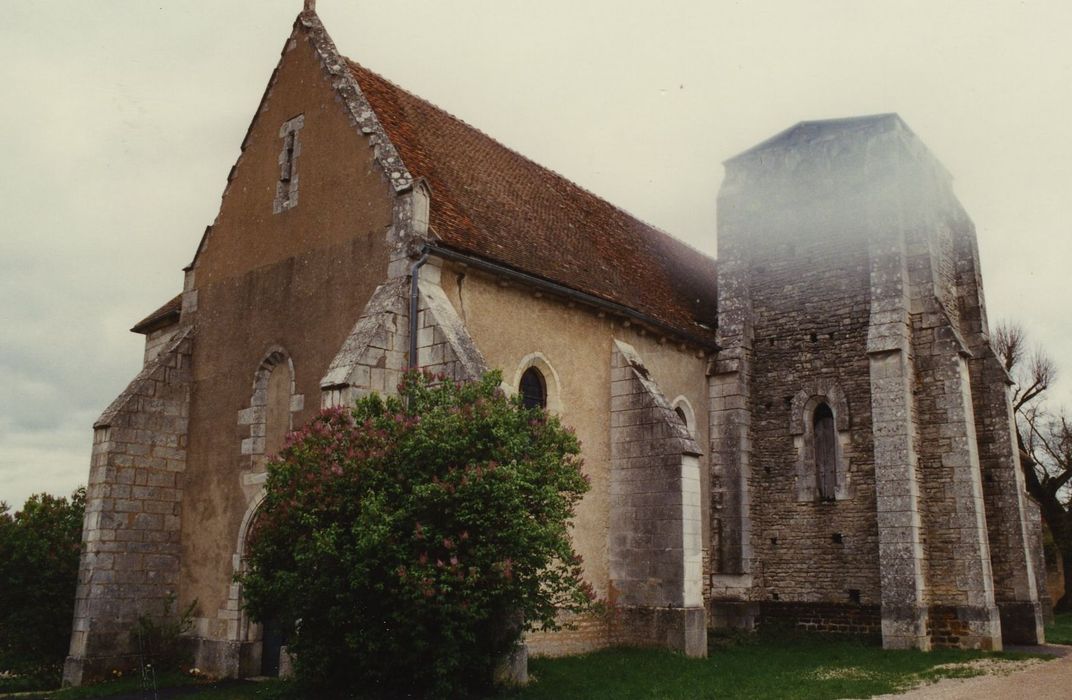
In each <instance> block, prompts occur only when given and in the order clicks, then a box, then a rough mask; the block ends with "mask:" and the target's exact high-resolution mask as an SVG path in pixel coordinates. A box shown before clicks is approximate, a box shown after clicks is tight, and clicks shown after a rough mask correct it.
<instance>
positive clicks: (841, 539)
mask: <svg viewBox="0 0 1072 700" xmlns="http://www.w3.org/2000/svg"><path fill="white" fill-rule="evenodd" d="M830 541H832V542H833V543H834V544H842V543H844V542H845V538H844V537H842V536H841V533H840V532H835V533H834V534H833V535H830Z"/></svg>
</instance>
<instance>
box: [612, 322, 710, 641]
mask: <svg viewBox="0 0 1072 700" xmlns="http://www.w3.org/2000/svg"><path fill="white" fill-rule="evenodd" d="M614 345H615V347H614V350H613V366H612V370H611V373H612V374H611V480H610V494H611V508H610V579H611V596H610V598H611V611H610V615H611V617H612V620H611V640H612V641H613V642H614V643H618V644H640V645H658V646H666V647H669V648H670V649H676V650H678V651H681V652H684V653H685V654H686V655H688V656H706V655H707V626H706V622H705V614H704V607H703V595H702V591H703V573H702V552H701V548H702V545H701V534H700V527H701V517H700V470H699V462H698V460H697V458H698V457H699V455H700V448H699V446H698V445H697V444H696V441H695V440H693V438H692V437H691V435H689V432H688V430H687V429H686V427H685V425H684V423H682V421H681V419H680V418H678V416H677V414H676V413H674V409H673V408H672V407H671V406H670V404H669V402H668V401H667V400H666V398H665V397H664V396H663V395H662V392H661V391H660V390H659V388H658V386H657V385H656V384H655V382H654V381H653V379H652V377H651V376H650V375H649V372H648V370H647V368H646V367H645V366H644V362H643V360H642V359H641V358H640V356H639V355H638V354H637V352H636V350H635V349H634V348H633V347H632V346H630V345H628V344H626V343H623V342H621V341H615V343H614Z"/></svg>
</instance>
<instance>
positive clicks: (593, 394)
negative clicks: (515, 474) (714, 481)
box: [441, 264, 708, 653]
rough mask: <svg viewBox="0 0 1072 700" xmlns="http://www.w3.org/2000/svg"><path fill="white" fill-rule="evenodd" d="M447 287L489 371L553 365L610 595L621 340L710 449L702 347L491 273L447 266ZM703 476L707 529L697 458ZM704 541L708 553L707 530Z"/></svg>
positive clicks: (585, 631)
mask: <svg viewBox="0 0 1072 700" xmlns="http://www.w3.org/2000/svg"><path fill="white" fill-rule="evenodd" d="M441 284H442V288H443V290H444V291H445V292H446V294H447V297H448V298H449V299H450V302H451V304H452V305H453V307H454V308H455V309H456V310H457V311H458V314H459V316H460V317H461V318H462V320H463V321H464V322H465V324H466V327H467V328H468V330H469V333H470V335H471V336H472V338H473V341H474V342H475V344H476V346H477V347H478V348H479V349H480V352H481V353H482V354H483V356H484V358H485V359H486V361H487V364H488V366H489V367H491V368H493V369H501V370H502V372H503V378H504V380H505V381H506V382H508V383H513V382H515V381H516V378H517V376H518V374H519V371H520V370H521V369H522V367H523V361H524V360H525V358H527V357H529V356H530V355H532V354H533V353H540V354H541V355H542V358H543V359H545V360H546V362H547V363H548V364H549V365H550V367H551V368H553V370H554V375H555V376H553V377H552V376H548V377H547V379H548V381H549V382H551V381H554V382H556V384H557V386H554V387H550V389H549V391H550V392H551V393H552V398H553V400H552V408H554V407H555V405H556V404H557V407H558V408H557V411H558V413H559V414H560V416H561V418H562V420H563V422H564V423H565V424H566V425H568V426H571V427H573V428H574V429H575V430H576V432H577V437H578V438H579V439H580V441H581V445H582V450H583V456H584V460H585V473H586V474H588V475H589V477H590V478H591V481H592V489H591V491H590V492H589V493H588V494H587V495H586V496H585V498H584V499H583V501H582V502H581V503H580V505H579V506H578V509H577V518H576V521H575V524H576V528H575V530H574V543H575V546H576V548H577V551H578V553H579V554H580V555H581V556H582V557H583V558H584V562H585V573H586V577H587V578H588V580H589V582H590V583H591V584H592V585H593V586H594V587H595V589H596V592H597V594H598V595H599V596H600V597H603V598H606V597H607V596H608V595H609V594H610V589H609V585H608V584H609V571H608V551H607V544H608V524H609V519H608V518H609V512H610V460H611V454H610V436H611V425H610V391H611V388H610V387H611V369H612V368H611V357H612V352H613V348H614V340H615V338H617V339H620V340H623V341H625V342H627V343H629V344H631V345H633V346H634V347H635V348H636V350H637V352H638V353H639V354H640V355H641V356H642V357H643V358H644V362H645V364H646V366H647V368H648V369H649V370H650V373H651V377H652V378H653V379H654V380H655V381H656V382H657V383H658V385H659V387H660V389H661V390H662V391H663V394H664V395H665V396H666V397H668V398H670V399H671V400H672V399H673V398H676V397H678V396H684V397H685V398H687V400H688V402H689V403H690V404H691V406H692V408H693V410H694V411H695V412H696V413H697V416H698V417H699V419H698V420H697V425H696V426H695V427H694V429H695V431H696V433H695V436H696V441H697V443H699V444H700V445H706V444H707V440H708V435H707V421H706V418H705V417H704V416H705V414H706V406H707V399H706V377H705V367H706V359H705V358H704V357H702V356H700V355H702V353H698V352H697V348H682V346H681V345H680V344H678V343H676V342H673V341H668V342H660V339H659V338H657V337H654V336H653V335H651V334H641V332H639V331H638V329H637V328H636V327H635V326H629V327H626V326H624V325H623V324H622V323H621V322H619V321H614V320H613V319H611V318H609V317H601V316H600V315H599V314H598V313H597V312H595V311H593V310H592V309H589V308H583V307H581V306H571V305H570V304H568V303H567V302H565V301H563V300H558V299H552V298H549V297H547V296H544V295H541V294H538V293H536V292H534V291H533V290H531V289H527V288H524V287H520V286H516V285H501V284H499V283H498V282H497V281H496V280H494V279H492V278H491V277H489V276H487V275H485V274H484V273H481V272H478V271H474V270H472V269H470V268H463V267H460V266H458V265H456V264H448V265H446V266H445V267H444V269H443V272H442V278H441ZM546 374H547V373H546V372H545V375H546ZM556 394H557V400H556V399H555V395H556ZM700 471H701V475H702V482H703V483H702V493H703V498H702V501H701V503H702V504H703V514H702V518H703V521H704V522H706V518H707V502H708V497H707V492H708V483H707V469H706V455H703V456H701V457H700ZM705 530H706V528H705ZM704 535H705V537H704V540H703V542H704V548H705V549H706V547H707V538H706V532H705V533H704ZM578 634H580V635H582V636H586V637H587V639H586V641H584V642H581V643H577V642H576V637H577V636H578ZM606 634H607V628H606V627H605V626H603V625H600V624H598V623H593V622H587V623H585V625H584V627H583V628H582V630H581V631H580V632H579V633H574V634H570V633H567V634H564V635H556V639H551V640H543V639H541V640H539V641H538V643H536V644H535V645H534V647H535V649H536V651H537V652H538V653H556V652H559V651H561V650H563V649H565V650H576V649H580V648H585V647H590V646H591V642H592V641H593V640H595V641H600V642H601V643H605V641H603V640H606Z"/></svg>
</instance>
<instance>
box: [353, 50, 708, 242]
mask: <svg viewBox="0 0 1072 700" xmlns="http://www.w3.org/2000/svg"><path fill="white" fill-rule="evenodd" d="M343 58H344V59H346V61H347V62H348V63H349V64H350V65H351V66H352V67H356V68H358V69H359V70H363V71H368V72H369V73H371V74H373V75H374V76H376V77H377V78H379V79H380V80H382V81H384V82H385V83H388V84H389V85H391V86H392V87H393V88H395V89H396V90H399V91H400V92H404V93H405V94H407V95H409V96H410V97H411V98H413V99H415V100H419V101H421V102H423V103H424V104H426V105H428V106H429V107H431V108H432V109H434V110H436V111H438V112H440V113H441V114H444V115H446V116H447V117H449V118H450V119H453V120H454V121H456V122H458V123H459V124H461V125H463V126H465V127H466V128H467V129H471V130H473V131H475V132H477V133H478V134H480V135H481V136H483V137H484V138H486V139H488V140H489V141H492V142H493V143H495V144H496V145H498V146H500V147H501V148H503V149H504V150H506V151H507V152H509V153H510V154H511V155H514V156H516V157H518V158H520V159H521V160H523V161H525V162H526V163H530V164H531V165H533V166H535V167H537V168H539V169H540V170H543V171H544V172H546V173H549V174H551V175H553V176H554V177H555V178H557V179H559V180H561V181H562V182H564V183H566V184H567V185H570V186H571V187H575V188H576V189H578V190H580V191H581V192H584V193H585V194H587V195H590V196H592V197H595V198H596V199H598V200H599V201H601V202H603V203H605V204H607V205H608V206H610V207H611V208H613V209H614V210H615V211H617V212H618V213H620V214H622V215H624V216H626V217H628V218H630V219H632V220H633V221H636V222H637V223H640V224H642V225H644V226H645V227H646V228H648V229H651V230H652V231H654V232H656V233H659V234H661V235H662V236H665V237H666V238H668V239H670V240H671V241H674V242H675V243H680V244H682V245H685V246H687V247H688V248H689V249H690V250H692V251H694V252H696V253H698V254H699V255H703V256H704V257H706V258H709V259H710V260H716V259H717V258H715V257H714V256H711V255H709V254H708V253H705V252H703V251H702V250H700V249H699V248H697V247H696V246H694V245H692V244H690V243H687V242H686V241H684V240H682V239H680V238H678V237H677V236H675V235H674V234H672V233H670V232H669V231H666V230H664V229H662V228H660V227H659V226H656V225H654V224H652V223H650V222H648V221H645V220H644V219H641V218H640V217H638V216H636V215H635V214H633V213H631V212H629V211H628V210H626V209H624V208H622V207H620V206H618V205H617V204H615V203H614V202H612V201H610V200H609V199H607V198H605V197H602V196H600V195H599V194H598V193H596V192H593V191H592V190H590V189H588V188H586V187H584V186H583V185H580V184H578V183H576V182H574V181H573V180H571V179H570V178H568V177H566V176H565V175H563V174H562V173H560V172H558V171H557V170H554V169H553V168H549V167H547V166H546V165H543V164H541V163H539V162H537V161H535V160H533V159H532V158H529V157H528V156H526V155H525V154H524V153H521V152H520V151H518V150H516V149H514V148H511V147H510V146H507V145H506V144H505V143H503V142H502V141H500V140H499V139H497V138H495V137H494V136H492V135H491V134H489V133H488V132H486V131H484V130H483V129H481V128H480V127H478V126H475V125H473V124H470V123H469V122H467V121H465V120H464V119H462V118H461V117H459V116H457V115H455V114H453V113H452V112H450V111H448V110H446V109H444V108H442V107H440V106H439V105H437V104H435V103H434V102H432V101H430V100H427V99H425V98H423V97H421V96H420V95H418V94H416V93H415V92H412V91H411V90H407V89H406V88H404V87H402V86H401V85H399V84H398V83H396V82H394V81H393V80H391V79H390V78H387V77H385V76H384V75H383V74H381V73H379V72H377V71H375V70H373V69H371V68H369V67H368V66H366V65H364V64H363V63H361V62H359V61H355V60H354V59H352V58H350V57H348V56H343Z"/></svg>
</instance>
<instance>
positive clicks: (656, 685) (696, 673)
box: [511, 638, 1025, 700]
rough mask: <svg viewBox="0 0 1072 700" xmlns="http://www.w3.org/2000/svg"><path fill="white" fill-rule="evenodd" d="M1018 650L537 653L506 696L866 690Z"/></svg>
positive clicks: (965, 671)
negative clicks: (524, 678) (524, 677)
mask: <svg viewBox="0 0 1072 700" xmlns="http://www.w3.org/2000/svg"><path fill="white" fill-rule="evenodd" d="M984 656H987V657H990V658H998V659H1022V658H1025V657H1024V656H1023V655H1014V654H983V653H981V652H969V651H959V650H950V649H942V650H936V651H933V652H929V653H924V652H918V651H883V650H882V649H881V648H879V647H878V646H873V645H865V644H861V643H854V642H851V641H837V640H831V639H823V638H794V639H791V640H785V641H776V640H766V641H762V642H753V643H741V644H736V645H729V646H727V647H725V648H722V649H718V650H713V651H712V653H711V656H710V657H709V658H707V659H686V658H683V657H681V656H679V655H675V654H672V653H669V652H663V651H652V650H634V649H614V650H608V651H601V652H597V653H594V654H588V655H586V656H579V657H570V658H563V659H547V660H544V659H534V660H532V661H531V662H530V665H529V671H530V673H531V674H532V676H533V678H534V682H533V683H532V684H530V685H529V687H527V688H525V689H523V690H521V691H518V692H516V693H514V694H513V695H512V696H511V697H515V698H518V699H524V700H536V699H538V698H556V699H557V698H567V697H569V698H573V697H576V698H592V699H599V698H614V699H615V700H628V699H629V698H666V699H668V700H669V699H671V698H719V699H726V698H750V699H756V700H760V699H762V698H771V699H779V700H781V699H785V700H790V699H800V698H867V697H871V696H872V695H876V694H881V693H891V692H896V691H898V690H903V689H907V688H909V687H912V686H914V685H917V684H919V683H920V682H926V681H931V680H937V679H939V678H943V677H950V676H958V677H964V676H970V675H976V674H977V673H978V672H977V671H975V670H974V669H970V668H948V667H946V668H936V667H942V666H944V665H945V664H950V663H955V662H960V661H970V660H972V659H977V658H980V657H984Z"/></svg>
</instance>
